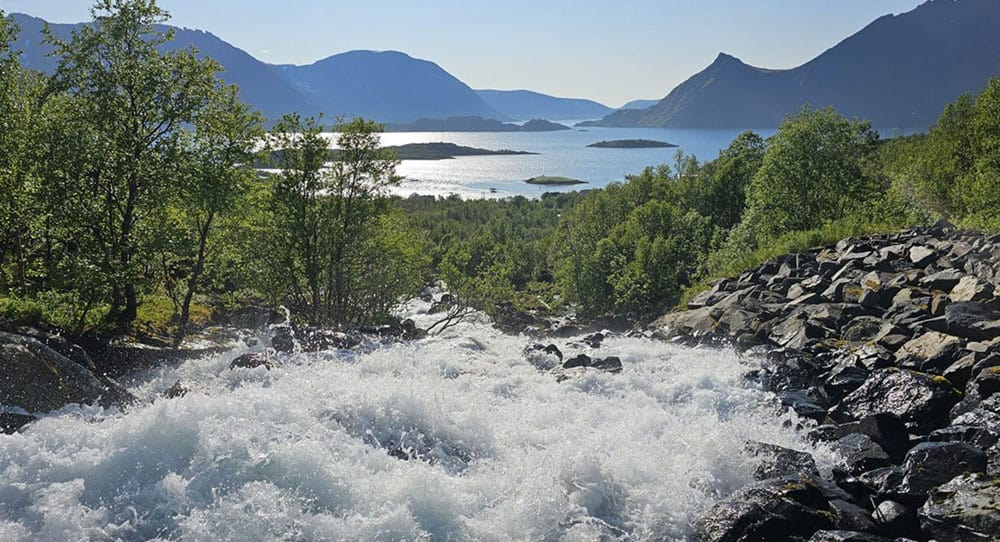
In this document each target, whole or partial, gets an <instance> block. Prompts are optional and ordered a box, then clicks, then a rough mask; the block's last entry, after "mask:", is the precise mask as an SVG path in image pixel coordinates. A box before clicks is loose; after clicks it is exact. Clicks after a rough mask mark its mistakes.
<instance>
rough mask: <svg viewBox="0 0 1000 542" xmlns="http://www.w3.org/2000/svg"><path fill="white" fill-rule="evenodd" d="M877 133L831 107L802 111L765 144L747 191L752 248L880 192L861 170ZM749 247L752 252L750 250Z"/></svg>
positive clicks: (852, 209)
mask: <svg viewBox="0 0 1000 542" xmlns="http://www.w3.org/2000/svg"><path fill="white" fill-rule="evenodd" d="M877 142H878V134H877V133H876V132H875V131H874V130H872V128H871V126H870V125H869V124H868V123H867V122H858V121H849V120H847V119H845V118H843V117H841V116H839V115H837V114H836V113H835V112H834V111H833V109H832V108H826V109H820V110H811V109H809V108H808V107H806V108H803V109H802V110H801V111H800V112H799V113H798V114H796V115H794V116H791V117H788V118H786V119H785V120H784V121H783V122H782V123H781V127H780V128H779V129H778V132H777V133H776V134H775V135H774V136H773V137H772V138H771V139H770V140H769V141H768V144H767V151H766V152H765V153H764V157H763V161H762V163H761V166H760V169H759V170H757V173H756V174H755V175H754V177H753V180H752V181H751V183H750V186H749V187H748V189H747V212H746V214H745V216H744V217H743V221H744V222H746V226H744V230H745V231H749V232H751V235H750V236H749V237H750V240H751V242H752V243H754V246H760V245H763V244H766V243H767V242H768V241H770V240H772V239H774V238H777V237H779V236H781V235H782V234H784V233H787V232H791V231H800V230H809V229H814V228H817V227H819V226H821V225H823V223H824V222H828V221H834V220H839V219H841V218H844V217H846V216H848V215H849V214H851V213H853V212H856V211H858V210H859V209H863V208H864V207H865V206H866V204H867V203H869V202H871V201H873V200H874V198H875V197H876V196H877V195H878V194H880V193H881V192H882V191H883V190H884V188H883V187H882V186H881V185H880V184H879V183H878V181H877V179H873V178H872V177H871V175H870V174H869V173H868V172H867V171H866V169H865V162H866V161H868V160H870V159H871V157H872V156H873V155H874V152H875V150H876V148H877ZM751 248H753V247H751Z"/></svg>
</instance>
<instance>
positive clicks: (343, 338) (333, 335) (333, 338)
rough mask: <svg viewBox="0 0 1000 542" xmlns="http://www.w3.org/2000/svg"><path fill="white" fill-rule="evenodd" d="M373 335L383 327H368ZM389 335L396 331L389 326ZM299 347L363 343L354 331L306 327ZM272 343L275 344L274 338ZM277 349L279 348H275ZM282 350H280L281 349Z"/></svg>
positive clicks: (346, 347)
mask: <svg viewBox="0 0 1000 542" xmlns="http://www.w3.org/2000/svg"><path fill="white" fill-rule="evenodd" d="M367 331H368V332H370V333H371V334H373V335H379V334H380V331H381V328H369V329H367ZM386 331H387V333H386V334H387V335H394V334H395V331H394V330H393V329H391V328H387V329H386ZM299 335H300V339H299V347H300V348H301V349H302V351H303V352H322V351H324V350H349V349H351V348H354V347H356V346H358V345H359V344H361V342H362V341H361V337H360V336H358V335H356V334H354V333H347V332H344V331H334V330H331V329H322V328H306V329H303V330H301V332H300V333H299ZM271 344H272V345H273V344H274V341H273V339H272V341H271ZM275 350H277V348H275ZM279 351H280V350H279Z"/></svg>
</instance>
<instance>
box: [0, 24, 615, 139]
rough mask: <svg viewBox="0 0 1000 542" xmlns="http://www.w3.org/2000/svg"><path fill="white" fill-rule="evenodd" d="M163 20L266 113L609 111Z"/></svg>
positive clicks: (25, 47)
mask: <svg viewBox="0 0 1000 542" xmlns="http://www.w3.org/2000/svg"><path fill="white" fill-rule="evenodd" d="M13 15H14V18H15V20H16V21H17V23H18V24H19V25H20V26H21V34H20V36H19V40H18V42H17V43H16V44H15V47H16V48H18V49H20V50H21V51H22V56H21V62H22V64H23V65H24V66H26V67H28V68H31V69H35V70H39V71H43V72H46V73H51V72H52V71H53V70H54V69H55V67H56V60H55V59H54V58H52V57H50V56H47V54H48V53H49V52H50V51H51V49H50V48H49V47H46V46H45V45H44V44H42V43H41V39H42V28H43V27H44V25H45V21H43V20H42V19H39V18H37V17H31V16H29V15H23V14H19V13H15V14H13ZM81 24H82V23H81ZM81 24H55V23H52V24H50V26H51V28H52V30H53V31H54V32H55V34H56V35H57V36H59V37H60V38H62V39H68V38H69V37H70V34H71V32H72V31H73V30H74V29H75V28H78V27H79V26H81ZM163 28H164V29H166V28H173V31H174V34H175V40H174V41H173V42H171V44H170V45H169V47H171V48H184V47H188V46H191V45H193V46H195V47H196V48H197V49H198V50H199V51H200V53H201V54H203V55H205V56H209V57H212V58H214V59H215V60H216V61H217V62H219V64H221V65H222V67H223V68H224V71H223V72H222V73H221V74H220V76H221V77H222V79H223V80H224V81H226V82H227V83H230V84H235V85H238V86H239V87H240V95H241V97H242V99H243V100H244V101H246V102H247V103H250V104H252V105H253V106H254V107H256V108H257V109H259V110H261V112H263V113H264V115H266V116H267V117H268V118H270V119H272V120H273V119H277V118H278V117H280V116H281V115H283V114H285V113H288V112H291V111H299V112H300V113H302V114H305V115H315V114H317V113H319V112H323V113H326V114H327V115H330V116H332V117H336V116H338V115H343V116H346V117H356V116H361V117H366V118H371V119H375V120H378V121H380V122H388V123H405V122H411V121H414V120H417V119H445V118H448V117H480V118H482V119H490V120H496V121H510V120H528V119H536V118H545V119H594V118H600V117H603V116H604V115H607V114H608V113H610V112H612V111H613V110H612V109H611V108H609V107H606V106H604V105H601V104H599V103H597V102H593V101H590V100H578V99H566V98H557V97H554V96H548V95H545V94H540V93H537V92H531V91H492V90H490V91H474V90H472V89H471V88H469V86H468V85H466V84H465V83H463V82H462V81H459V80H458V79H457V78H455V77H454V76H453V75H451V74H450V73H448V72H447V71H445V70H444V69H442V68H441V67H440V66H438V65H437V64H435V63H433V62H428V61H426V60H420V59H415V58H412V57H410V56H409V55H406V54H404V53H400V52H395V51H385V52H376V51H350V52H346V53H341V54H337V55H333V56H331V57H328V58H325V59H323V60H320V61H318V62H315V63H313V64H310V65H308V66H292V65H271V64H266V63H264V62H261V61H260V60H258V59H256V58H254V57H252V56H250V55H249V54H247V53H246V52H245V51H243V50H241V49H239V48H237V47H234V46H233V45H230V44H229V43H227V42H225V41H223V40H221V39H220V38H218V37H216V36H215V35H213V34H211V33H208V32H204V31H200V30H190V29H185V28H176V27H163ZM496 124H497V125H499V124H500V123H496ZM484 126H485V125H484Z"/></svg>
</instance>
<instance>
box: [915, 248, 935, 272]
mask: <svg viewBox="0 0 1000 542" xmlns="http://www.w3.org/2000/svg"><path fill="white" fill-rule="evenodd" d="M909 256H910V262H911V263H913V265H915V266H917V267H926V266H927V264H929V263H931V262H932V261H934V260H936V259H937V252H935V251H934V249H933V248H930V247H925V246H919V245H918V246H914V247H910V252H909Z"/></svg>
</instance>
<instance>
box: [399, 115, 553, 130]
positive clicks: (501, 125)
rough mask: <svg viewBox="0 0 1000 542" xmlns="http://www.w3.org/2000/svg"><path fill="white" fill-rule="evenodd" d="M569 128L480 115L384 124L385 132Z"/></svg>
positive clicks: (548, 122) (537, 121)
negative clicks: (511, 121) (501, 119)
mask: <svg viewBox="0 0 1000 542" xmlns="http://www.w3.org/2000/svg"><path fill="white" fill-rule="evenodd" d="M571 129H572V128H570V127H569V126H565V125H563V124H559V123H556V122H550V121H547V120H544V119H532V120H529V121H527V122H525V123H524V124H514V123H510V122H501V121H499V120H496V119H484V118H482V117H448V118H446V119H417V120H415V121H412V122H403V123H390V124H386V125H385V131H386V132H555V131H559V130H571Z"/></svg>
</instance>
